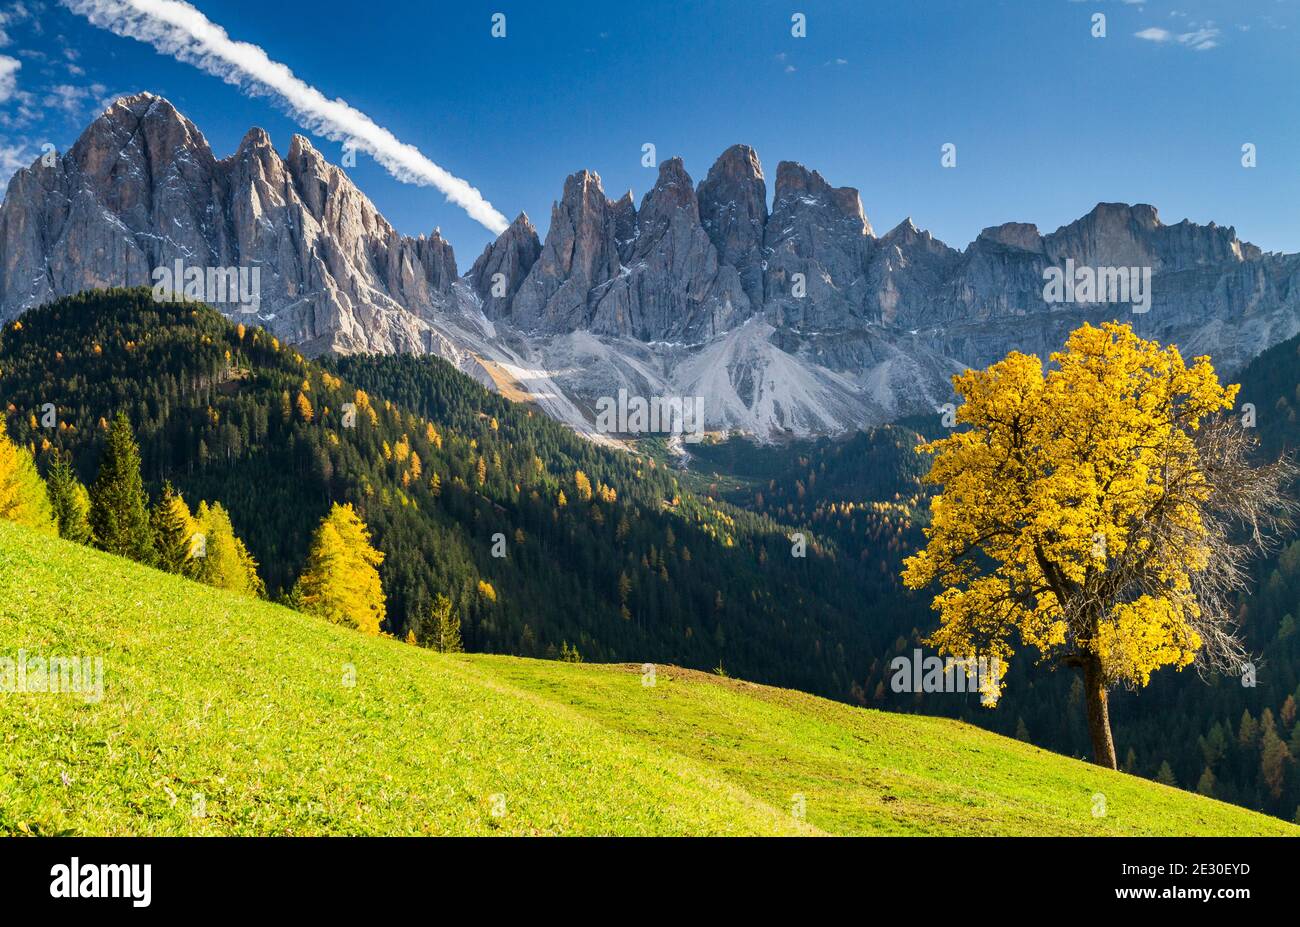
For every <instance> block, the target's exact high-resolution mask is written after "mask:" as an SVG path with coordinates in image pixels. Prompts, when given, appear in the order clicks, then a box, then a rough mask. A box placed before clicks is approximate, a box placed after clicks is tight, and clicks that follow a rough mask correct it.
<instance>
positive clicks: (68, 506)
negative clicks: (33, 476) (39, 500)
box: [47, 452, 91, 544]
mask: <svg viewBox="0 0 1300 927" xmlns="http://www.w3.org/2000/svg"><path fill="white" fill-rule="evenodd" d="M47 482H48V484H49V491H50V504H51V506H52V507H53V509H54V518H55V521H56V522H58V525H59V537H62V538H65V539H67V540H69V541H76V542H77V543H78V544H89V543H90V541H91V531H90V492H89V491H88V490H87V489H86V487H85V486H83V485H82V483H81V481H80V480H78V479H77V474H76V472H75V471H74V470H73V469H72V462H71V461H70V460H69V459H68V458H67V457H66V456H64V455H63V454H60V453H57V452H56V453H55V455H54V462H53V463H52V464H51V465H50V473H49V478H48V479H47Z"/></svg>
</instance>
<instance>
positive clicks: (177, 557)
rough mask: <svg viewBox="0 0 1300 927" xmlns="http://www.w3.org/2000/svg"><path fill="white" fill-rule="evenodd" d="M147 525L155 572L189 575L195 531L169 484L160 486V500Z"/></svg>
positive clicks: (191, 570) (191, 521)
mask: <svg viewBox="0 0 1300 927" xmlns="http://www.w3.org/2000/svg"><path fill="white" fill-rule="evenodd" d="M149 521H150V524H151V525H152V527H153V538H154V547H155V550H156V551H157V558H158V559H157V565H158V568H159V569H160V570H166V571H167V572H168V573H181V574H184V575H187V576H189V575H192V574H193V573H194V572H195V570H194V563H195V561H194V560H193V559H191V556H190V554H191V548H192V546H193V544H194V533H195V531H197V530H198V529H197V526H196V524H195V522H194V518H193V517H192V516H191V515H190V509H189V506H187V505H186V504H185V499H184V497H182V496H181V494H180V493H178V492H177V491H176V490H175V488H173V487H172V484H171V481H170V480H169V481H167V482H166V483H164V484H163V491H162V497H161V498H160V499H159V500H158V502H157V504H156V505H154V507H153V511H152V512H151V513H150V516H149Z"/></svg>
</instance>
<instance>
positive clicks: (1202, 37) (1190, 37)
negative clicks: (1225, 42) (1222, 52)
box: [1178, 26, 1219, 51]
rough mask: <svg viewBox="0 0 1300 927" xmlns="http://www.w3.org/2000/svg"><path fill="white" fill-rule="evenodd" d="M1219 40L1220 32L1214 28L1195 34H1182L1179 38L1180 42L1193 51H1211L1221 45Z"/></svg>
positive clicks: (1197, 31)
mask: <svg viewBox="0 0 1300 927" xmlns="http://www.w3.org/2000/svg"><path fill="white" fill-rule="evenodd" d="M1218 38H1219V30H1218V29H1215V28H1214V27H1213V26H1206V27H1202V28H1200V29H1197V30H1195V31H1194V32H1184V33H1182V34H1181V35H1179V36H1178V41H1179V43H1180V44H1182V45H1185V46H1187V47H1188V48H1190V49H1192V50H1193V51H1209V50H1210V49H1211V48H1214V47H1215V46H1217V45H1218V44H1219V43H1218V41H1217V40H1218Z"/></svg>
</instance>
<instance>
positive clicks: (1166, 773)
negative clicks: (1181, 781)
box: [1156, 760, 1178, 788]
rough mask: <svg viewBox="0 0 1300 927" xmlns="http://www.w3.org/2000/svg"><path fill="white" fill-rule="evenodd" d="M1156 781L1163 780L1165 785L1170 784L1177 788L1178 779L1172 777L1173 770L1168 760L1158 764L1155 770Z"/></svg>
mask: <svg viewBox="0 0 1300 927" xmlns="http://www.w3.org/2000/svg"><path fill="white" fill-rule="evenodd" d="M1156 781H1157V782H1163V783H1164V784H1165V785H1172V786H1174V787H1175V788H1177V786H1178V780H1177V779H1175V778H1174V771H1173V769H1172V768H1171V767H1170V765H1169V761H1168V760H1165V761H1164V762H1162V763H1161V764H1160V769H1159V770H1157V772H1156Z"/></svg>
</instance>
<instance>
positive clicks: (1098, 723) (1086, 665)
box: [1083, 657, 1119, 769]
mask: <svg viewBox="0 0 1300 927" xmlns="http://www.w3.org/2000/svg"><path fill="white" fill-rule="evenodd" d="M1083 691H1084V695H1085V696H1086V698H1087V699H1088V736H1089V737H1091V738H1092V761H1093V762H1094V763H1096V764H1097V765H1098V766H1105V767H1106V768H1107V769H1118V768H1119V767H1118V764H1117V763H1116V762H1115V741H1114V739H1113V738H1112V737H1111V736H1110V709H1109V707H1108V706H1107V701H1106V682H1105V679H1104V678H1103V677H1102V673H1101V660H1099V659H1097V658H1096V657H1085V658H1084V661H1083Z"/></svg>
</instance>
